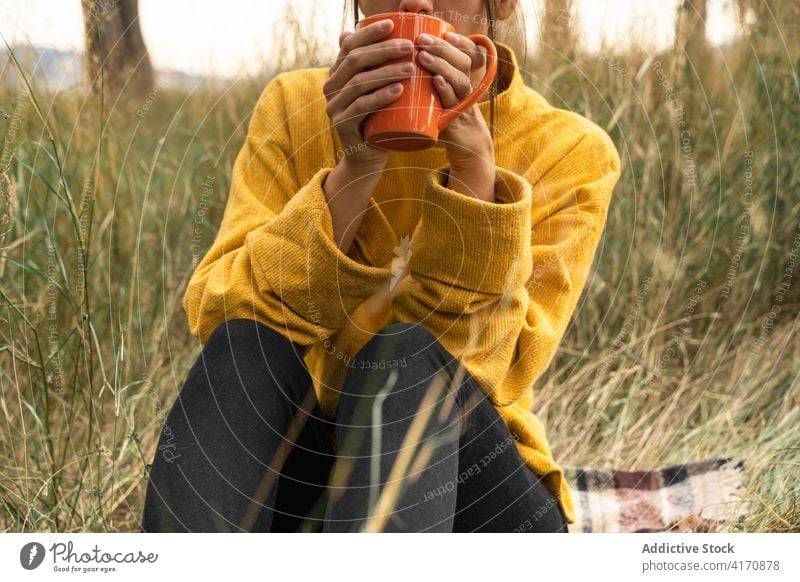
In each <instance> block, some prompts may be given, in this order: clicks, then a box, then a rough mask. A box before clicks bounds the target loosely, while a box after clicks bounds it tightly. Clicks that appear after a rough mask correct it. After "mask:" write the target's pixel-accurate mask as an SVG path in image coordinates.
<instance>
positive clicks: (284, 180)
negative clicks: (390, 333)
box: [183, 75, 390, 346]
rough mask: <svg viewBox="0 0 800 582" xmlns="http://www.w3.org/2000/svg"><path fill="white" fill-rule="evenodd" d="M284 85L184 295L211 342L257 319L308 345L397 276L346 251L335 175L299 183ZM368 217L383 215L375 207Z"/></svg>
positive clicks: (258, 125) (245, 154)
mask: <svg viewBox="0 0 800 582" xmlns="http://www.w3.org/2000/svg"><path fill="white" fill-rule="evenodd" d="M283 84H284V79H283V77H282V75H278V76H276V77H275V78H273V80H272V81H270V83H269V84H268V85H267V87H266V88H265V89H264V91H263V92H262V94H261V96H260V97H259V99H258V102H257V104H256V107H255V110H254V111H253V115H252V118H251V120H250V123H249V126H248V132H247V136H246V139H245V142H244V144H243V146H242V147H241V149H240V151H239V153H238V155H237V157H236V160H235V162H234V166H233V175H232V182H231V188H230V194H229V196H228V200H227V203H226V207H225V212H224V215H223V219H222V222H221V225H220V228H219V231H218V234H217V236H216V238H215V240H214V242H213V244H212V245H211V248H210V249H209V250H208V252H207V253H206V254H205V255H204V256H203V258H202V260H201V261H200V263H199V264H198V265H197V268H196V269H195V271H194V272H193V274H192V276H191V278H190V280H189V283H188V286H187V289H186V293H185V295H184V298H183V307H184V310H185V311H186V315H187V317H188V320H189V328H190V330H191V332H192V334H193V335H195V336H197V337H198V338H199V339H200V341H201V342H202V343H205V342H206V340H207V339H208V336H209V335H210V334H211V332H212V331H213V330H214V328H215V327H216V326H218V325H219V324H220V323H222V322H223V321H225V320H228V319H235V318H249V319H256V320H258V321H260V322H262V323H264V324H266V325H268V326H270V327H272V328H273V329H275V330H276V331H278V332H279V333H281V334H283V335H284V336H285V337H287V338H289V339H290V340H291V341H294V342H295V343H297V344H299V345H301V346H308V345H310V344H313V343H315V342H317V341H320V340H322V339H325V338H327V337H328V336H330V335H331V334H332V333H334V332H335V331H337V330H338V329H340V328H341V327H342V326H343V325H344V323H345V321H346V319H347V314H348V313H350V312H352V310H354V309H355V307H357V306H358V304H359V303H361V302H362V301H363V300H365V299H366V298H368V297H369V296H370V295H371V294H372V293H373V292H375V291H376V290H377V289H378V287H380V286H381V284H386V282H387V281H388V280H389V277H390V270H389V269H388V268H387V267H376V266H373V265H369V264H365V263H363V262H359V261H358V260H356V259H355V258H352V257H351V256H348V254H344V253H342V252H341V250H340V249H339V247H338V245H337V244H336V242H335V239H334V233H333V221H332V217H331V215H330V211H329V208H328V204H327V199H326V197H325V193H324V191H323V189H322V183H323V181H324V180H325V178H326V176H327V175H328V174H329V173H330V172H331V170H332V169H333V168H332V167H322V168H320V169H319V170H318V171H317V172H316V173H315V174H314V175H313V176H312V177H311V178H310V179H309V180H307V181H306V182H305V183H301V181H300V180H299V179H298V177H297V174H296V172H295V170H294V162H293V155H294V154H295V151H294V148H293V147H292V142H291V138H290V131H289V126H288V125H289V123H290V121H291V119H290V117H291V116H290V112H288V111H287V108H286V105H285V100H284V98H283V93H284V88H283ZM367 212H368V214H369V213H375V212H379V210H378V209H377V208H376V207H375V205H374V201H372V200H370V206H369V208H368V210H367ZM373 222H374V219H373ZM349 255H353V256H356V253H349Z"/></svg>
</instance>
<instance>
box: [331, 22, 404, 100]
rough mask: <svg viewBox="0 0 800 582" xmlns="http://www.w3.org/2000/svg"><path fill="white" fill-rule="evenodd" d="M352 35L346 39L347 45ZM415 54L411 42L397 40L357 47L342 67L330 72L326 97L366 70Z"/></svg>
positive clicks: (343, 62) (401, 39)
mask: <svg viewBox="0 0 800 582" xmlns="http://www.w3.org/2000/svg"><path fill="white" fill-rule="evenodd" d="M350 38H352V35H351V36H349V37H348V38H347V39H345V41H344V42H345V43H346V42H347V40H348V39H350ZM413 52H414V45H413V44H412V43H411V41H410V40H407V39H403V38H397V39H391V40H386V41H383V42H378V43H373V44H370V45H368V46H363V47H357V48H354V49H353V50H351V51H350V53H349V54H348V55H347V57H346V58H345V59H344V60H343V61H342V63H341V65H339V67H338V68H337V69H336V70H335V71H333V72H329V74H328V80H327V81H326V82H325V85H324V86H323V91H324V92H325V95H332V94H335V93H336V92H338V91H340V90H341V89H342V87H344V86H345V84H347V82H348V81H350V79H352V78H353V76H355V75H356V74H358V73H360V72H362V71H363V70H364V69H368V68H369V67H374V66H377V65H381V64H383V63H385V62H386V61H391V60H395V59H400V58H403V57H408V56H410V55H411V54H412V53H413Z"/></svg>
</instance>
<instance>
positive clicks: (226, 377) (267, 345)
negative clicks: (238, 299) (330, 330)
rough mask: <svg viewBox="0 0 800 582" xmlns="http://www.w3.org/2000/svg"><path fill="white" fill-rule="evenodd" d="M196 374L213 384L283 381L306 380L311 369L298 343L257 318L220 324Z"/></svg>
mask: <svg viewBox="0 0 800 582" xmlns="http://www.w3.org/2000/svg"><path fill="white" fill-rule="evenodd" d="M193 372H195V373H196V375H200V376H202V377H203V378H204V383H206V382H207V383H210V384H212V385H213V386H234V385H236V386H239V385H252V386H255V385H262V386H263V385H264V384H265V383H271V382H270V379H275V380H282V381H283V382H281V383H282V384H294V383H296V382H298V381H300V380H305V379H306V377H307V375H308V370H307V368H306V367H305V363H304V361H303V355H302V352H301V351H300V349H299V346H297V345H296V344H294V343H293V342H291V341H290V340H289V339H287V338H286V337H284V336H283V335H281V334H280V333H278V332H277V331H275V330H274V329H272V328H271V327H269V326H267V325H265V324H263V323H261V322H259V321H256V320H254V319H232V320H228V321H224V322H222V323H221V324H220V325H218V326H217V327H216V328H215V329H214V331H213V332H211V335H210V336H209V338H208V341H207V342H206V344H205V345H204V346H203V350H202V352H201V354H200V357H199V358H198V360H197V362H196V364H195V370H193Z"/></svg>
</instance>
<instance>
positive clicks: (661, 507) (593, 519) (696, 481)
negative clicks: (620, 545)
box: [563, 457, 749, 533]
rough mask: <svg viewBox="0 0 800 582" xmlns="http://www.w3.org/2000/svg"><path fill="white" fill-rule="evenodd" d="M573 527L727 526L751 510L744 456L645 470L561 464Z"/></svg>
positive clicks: (700, 528)
mask: <svg viewBox="0 0 800 582" xmlns="http://www.w3.org/2000/svg"><path fill="white" fill-rule="evenodd" d="M563 469H564V474H565V476H566V478H567V480H568V482H569V484H570V487H571V488H572V492H573V498H574V500H575V516H576V520H575V523H571V524H569V531H570V533H575V532H584V533H585V532H656V531H682V532H713V531H724V530H726V529H727V527H728V526H729V525H730V524H731V522H733V521H736V522H738V521H741V520H742V519H743V518H744V517H745V515H746V514H747V512H748V511H749V501H742V500H741V497H742V493H743V492H744V489H745V475H744V460H735V459H733V458H732V457H726V458H716V459H708V460H704V461H697V462H694V463H686V464H682V465H672V466H669V467H663V468H660V469H652V470H646V471H619V470H614V469H602V468H581V467H566V466H565V467H563Z"/></svg>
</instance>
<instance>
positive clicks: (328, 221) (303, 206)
mask: <svg viewBox="0 0 800 582" xmlns="http://www.w3.org/2000/svg"><path fill="white" fill-rule="evenodd" d="M331 171H333V168H330V167H327V168H321V169H320V170H318V171H317V173H316V174H314V176H313V177H312V178H311V179H310V180H309V181H308V182H307V183H306V184H305V185H304V186H303V187H302V188H301V189H300V190H298V191H297V193H295V194H294V195H293V196H292V197H291V199H289V201H288V202H287V203H286V205H285V206H284V208H283V209H282V210H281V212H280V213H279V214H278V215H277V216H276V217H275V218H274V219H273V220H271V221H270V222H269V223H268V224H265V225H263V226H261V227H259V228H257V229H254V230H252V231H251V232H250V233H249V234H248V235H247V248H248V251H249V253H250V254H251V256H252V257H254V259H255V263H256V264H257V265H258V266H259V268H260V271H261V275H262V276H263V277H264V278H265V280H266V282H267V286H268V288H269V289H272V290H274V292H275V293H276V294H277V295H278V296H279V297H280V298H281V300H282V301H283V303H285V304H286V305H287V306H288V308H290V309H291V310H293V311H294V312H295V313H298V314H299V315H301V316H303V317H305V318H306V319H309V320H313V322H314V323H315V324H318V325H323V326H325V327H329V328H334V329H338V328H340V327H341V326H342V325H343V324H344V323H345V321H346V318H347V314H349V313H352V312H353V311H354V310H355V308H356V307H358V305H359V304H360V303H362V302H363V301H364V300H366V299H367V298H369V297H370V296H371V295H372V294H373V293H375V292H376V291H377V290H378V288H379V287H380V285H381V284H387V283H388V281H389V276H390V271H389V269H387V268H381V267H372V266H369V265H364V264H362V263H360V262H358V261H355V260H353V259H352V258H350V257H349V256H347V255H346V254H345V253H343V252H342V251H341V249H340V248H339V247H338V245H337V244H336V241H335V240H334V233H333V219H332V217H331V214H330V208H329V207H328V201H327V199H326V197H325V192H324V191H323V189H322V182H323V181H324V180H325V178H326V177H327V176H328V174H329V173H330V172H331ZM337 298H338V301H339V304H340V305H341V307H342V309H330V310H327V309H321V306H323V305H330V302H331V301H334V302H335V301H336V300H337Z"/></svg>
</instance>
